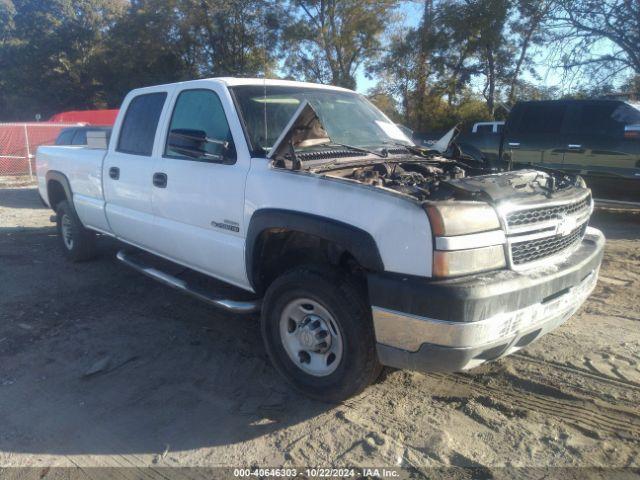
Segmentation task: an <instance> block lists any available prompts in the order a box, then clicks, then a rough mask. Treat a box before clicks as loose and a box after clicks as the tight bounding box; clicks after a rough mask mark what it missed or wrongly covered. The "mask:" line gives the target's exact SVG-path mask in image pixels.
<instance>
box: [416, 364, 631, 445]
mask: <svg viewBox="0 0 640 480" xmlns="http://www.w3.org/2000/svg"><path fill="white" fill-rule="evenodd" d="M502 376H503V378H504V379H506V380H508V381H509V384H508V385H505V384H504V383H503V384H502V385H498V386H493V385H489V384H484V383H480V382H478V381H475V380H474V379H473V378H472V377H470V376H468V377H467V376H464V375H446V374H439V373H431V374H429V375H428V376H427V377H428V378H432V379H436V380H438V381H439V382H441V384H442V385H443V386H446V387H449V389H450V395H448V396H452V397H457V398H460V397H472V398H475V397H483V396H484V397H489V398H490V399H492V400H494V401H495V402H498V403H503V404H506V405H510V406H512V407H513V408H517V409H522V410H525V411H530V412H536V413H543V414H546V415H549V416H551V417H555V418H558V419H559V420H561V421H562V422H564V423H566V424H567V425H570V426H572V427H574V428H576V429H578V430H580V431H581V432H582V433H584V434H585V435H587V436H589V437H591V438H596V439H599V438H601V437H602V435H601V434H602V433H605V434H607V435H610V436H614V437H620V438H623V439H626V440H632V441H637V440H638V438H640V415H639V414H638V413H637V412H636V411H634V410H632V409H630V408H624V407H622V406H613V405H611V404H607V405H601V404H596V403H594V402H591V401H587V400H584V399H581V398H579V397H577V396H573V395H569V394H566V393H564V392H562V391H560V390H557V389H555V388H552V387H548V386H545V385H542V384H539V383H535V382H532V381H528V380H525V379H522V378H519V377H516V376H514V375H508V374H503V375H502ZM439 398H440V399H441V400H445V399H446V397H443V396H440V397H439Z"/></svg>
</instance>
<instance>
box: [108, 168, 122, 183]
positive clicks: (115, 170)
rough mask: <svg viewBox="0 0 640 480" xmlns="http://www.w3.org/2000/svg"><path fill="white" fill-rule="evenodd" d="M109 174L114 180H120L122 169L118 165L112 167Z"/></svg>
mask: <svg viewBox="0 0 640 480" xmlns="http://www.w3.org/2000/svg"><path fill="white" fill-rule="evenodd" d="M109 176H110V177H111V178H113V179H114V180H118V179H119V178H120V169H119V168H118V167H111V168H110V169H109Z"/></svg>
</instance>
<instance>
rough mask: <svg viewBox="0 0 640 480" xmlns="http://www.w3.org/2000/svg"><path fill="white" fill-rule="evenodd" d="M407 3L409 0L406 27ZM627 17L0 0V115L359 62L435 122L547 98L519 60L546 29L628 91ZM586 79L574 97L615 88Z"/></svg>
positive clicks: (496, 5)
mask: <svg viewBox="0 0 640 480" xmlns="http://www.w3.org/2000/svg"><path fill="white" fill-rule="evenodd" d="M409 3H411V4H413V5H414V6H415V5H416V4H417V5H421V7H422V15H421V18H420V19H419V21H418V22H411V25H415V26H413V27H407V22H406V20H407V19H403V18H401V17H402V11H406V10H403V9H401V8H400V7H401V6H402V5H405V6H406V5H407V4H409ZM639 14H640V10H639V9H638V2H637V1H629V0H597V1H596V0H420V1H418V0H414V1H413V2H409V1H406V0H405V1H400V0H0V120H20V119H25V120H31V119H33V116H34V115H35V114H36V113H41V114H43V116H44V117H45V118H46V116H48V115H50V114H53V113H55V112H58V111H62V110H68V109H83V108H96V107H99V108H100V107H117V106H119V104H120V102H121V101H122V98H123V97H124V95H125V94H126V93H127V91H129V90H130V89H132V88H136V87H140V86H145V85H154V84H160V83H167V82H173V81H179V80H186V79H193V78H201V77H210V76H225V75H232V76H262V75H265V76H277V75H279V74H284V75H286V76H288V77H290V78H293V79H297V80H302V79H306V80H310V81H315V82H320V83H330V84H334V85H340V86H344V87H348V88H355V87H356V76H357V73H358V72H360V71H362V70H363V69H364V70H365V71H366V74H367V76H368V77H369V78H374V77H375V78H376V79H377V80H378V84H377V86H376V88H375V89H374V91H372V92H370V98H371V100H372V102H374V103H375V104H376V105H378V106H379V107H380V108H381V109H382V110H384V111H385V112H386V113H387V114H388V115H389V117H390V118H392V119H393V120H394V121H397V122H399V123H402V124H404V125H407V126H408V127H410V128H412V129H413V130H415V131H417V132H420V131H425V130H440V129H444V128H447V127H450V126H451V125H452V124H453V123H456V122H462V123H467V122H472V121H478V120H485V119H492V118H503V117H504V114H505V111H506V108H504V107H505V106H507V107H508V106H510V105H512V104H513V103H514V102H515V101H517V100H518V99H524V98H531V99H543V98H557V97H558V96H559V94H560V93H559V92H560V90H559V89H557V88H544V87H540V86H539V85H537V84H536V83H538V81H539V78H538V77H537V73H536V65H535V64H534V62H533V61H532V60H533V59H532V52H534V51H535V50H536V47H540V46H543V45H545V43H548V42H549V41H550V39H553V40H554V41H556V42H559V43H557V44H558V46H559V47H558V48H557V49H555V50H554V52H556V51H557V53H558V55H560V56H561V58H562V61H563V66H564V67H566V69H567V72H573V71H574V70H580V71H585V72H587V73H588V74H589V76H588V78H587V77H586V76H583V78H587V79H588V80H591V79H599V81H600V80H602V79H603V78H604V79H607V78H615V77H621V78H630V80H629V81H628V83H627V84H624V85H623V90H625V91H627V92H628V93H629V95H631V96H632V97H633V96H635V98H637V97H638V96H639V95H640V87H639V86H638V85H640V82H638V80H637V78H638V75H637V74H638V69H639V68H640V67H639V66H638V54H637V52H638V44H639V43H640V42H639V40H638V32H639V31H640V30H639V28H638V25H637V24H638V19H639V18H640V16H639ZM403 21H404V23H403ZM603 41H606V42H609V43H608V44H607V45H610V46H611V45H613V47H614V48H613V49H609V50H607V49H603V48H601V46H602V42H603ZM596 47H597V48H596ZM586 83H587V85H586V86H585V87H583V88H581V89H580V91H579V92H577V93H576V95H583V96H584V95H610V94H613V93H615V92H613V91H612V88H611V82H604V83H602V82H600V84H599V85H596V86H595V87H594V85H593V82H586Z"/></svg>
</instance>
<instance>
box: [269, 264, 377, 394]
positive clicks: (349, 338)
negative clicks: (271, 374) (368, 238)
mask: <svg viewBox="0 0 640 480" xmlns="http://www.w3.org/2000/svg"><path fill="white" fill-rule="evenodd" d="M262 335H263V338H264V342H265V346H266V349H267V352H268V353H269V356H270V358H271V360H272V362H273V364H274V366H275V367H276V369H277V370H278V372H279V373H280V374H282V375H283V376H284V378H285V379H286V380H287V381H288V382H289V383H291V384H292V385H293V386H294V387H295V388H296V389H297V390H298V391H300V392H301V393H303V394H305V395H307V396H309V397H312V398H314V399H317V400H321V401H326V402H340V401H342V400H345V399H346V398H349V397H351V396H353V395H355V394H357V393H359V392H360V391H362V390H363V389H364V388H365V387H366V386H367V385H369V384H370V383H371V382H373V381H374V380H375V379H376V378H377V376H378V375H379V374H380V370H381V366H380V364H379V363H378V359H377V355H376V350H375V336H374V332H373V323H372V321H371V314H370V310H369V307H368V304H367V302H366V296H365V294H364V292H363V289H362V288H361V287H360V286H359V285H358V284H357V283H356V282H355V281H354V279H353V278H351V277H349V276H348V275H346V274H344V273H342V272H340V271H338V270H332V269H328V268H322V267H313V266H311V267H309V266H307V267H301V268H297V269H295V270H292V271H290V272H288V273H285V274H284V275H282V276H281V277H279V278H277V279H276V280H275V281H274V282H273V284H272V285H271V286H270V287H269V289H268V291H267V294H266V295H265V299H264V303H263V309H262Z"/></svg>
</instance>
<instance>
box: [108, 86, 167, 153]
mask: <svg viewBox="0 0 640 480" xmlns="http://www.w3.org/2000/svg"><path fill="white" fill-rule="evenodd" d="M166 98H167V94H166V92H155V93H145V94H141V95H138V96H137V97H135V98H134V99H133V100H131V102H130V103H129V106H128V108H127V112H126V114H125V117H124V120H123V122H122V126H121V127H120V134H119V135H118V146H117V148H116V151H118V152H121V153H128V154H132V155H143V156H147V157H149V156H151V154H152V152H153V142H154V140H155V136H156V130H157V128H158V121H159V120H160V114H161V113H162V107H163V106H164V102H165V100H166Z"/></svg>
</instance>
